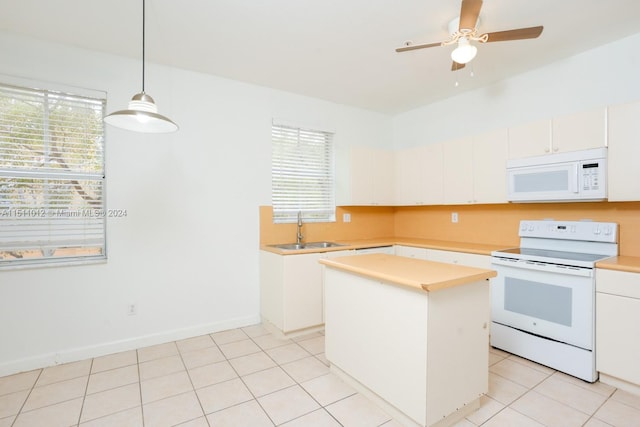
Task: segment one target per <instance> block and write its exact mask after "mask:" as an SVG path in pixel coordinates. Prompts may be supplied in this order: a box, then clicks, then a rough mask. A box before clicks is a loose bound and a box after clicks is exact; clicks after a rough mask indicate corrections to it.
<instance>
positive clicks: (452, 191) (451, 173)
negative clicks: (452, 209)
mask: <svg viewBox="0 0 640 427" xmlns="http://www.w3.org/2000/svg"><path fill="white" fill-rule="evenodd" d="M472 147H473V141H472V140H471V138H462V139H457V140H454V141H448V142H446V143H444V145H443V168H444V171H443V172H444V173H443V175H444V181H443V188H444V204H445V205H460V204H467V203H473V148H472Z"/></svg>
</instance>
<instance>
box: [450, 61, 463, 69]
mask: <svg viewBox="0 0 640 427" xmlns="http://www.w3.org/2000/svg"><path fill="white" fill-rule="evenodd" d="M463 68H464V64H458V63H457V62H456V61H453V62H452V63H451V71H458V70H461V69H463Z"/></svg>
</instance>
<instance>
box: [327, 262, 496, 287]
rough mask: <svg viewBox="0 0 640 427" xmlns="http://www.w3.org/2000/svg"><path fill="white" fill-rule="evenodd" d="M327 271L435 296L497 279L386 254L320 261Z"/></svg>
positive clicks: (482, 271)
mask: <svg viewBox="0 0 640 427" xmlns="http://www.w3.org/2000/svg"><path fill="white" fill-rule="evenodd" d="M319 262H320V263H321V264H324V265H325V266H327V267H331V268H336V269H339V270H343V271H348V272H351V273H355V274H359V275H362V276H366V277H370V278H372V279H378V280H382V281H386V282H390V283H394V284H397V285H401V286H408V287H411V288H415V289H422V290H424V291H427V292H433V291H437V290H440V289H445V288H450V287H453V286H459V285H464V284H467V283H471V282H477V281H480V280H485V279H489V278H491V277H495V276H496V275H497V273H496V272H495V271H493V270H485V269H482V268H474V267H466V266H461V265H456V264H444V263H440V262H433V261H425V260H420V259H415V258H406V257H401V256H394V255H386V254H366V255H355V256H345V257H337V258H328V259H321V260H320V261H319Z"/></svg>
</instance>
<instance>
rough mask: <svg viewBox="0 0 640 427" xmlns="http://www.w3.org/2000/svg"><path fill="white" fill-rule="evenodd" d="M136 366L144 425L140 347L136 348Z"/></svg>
mask: <svg viewBox="0 0 640 427" xmlns="http://www.w3.org/2000/svg"><path fill="white" fill-rule="evenodd" d="M136 367H137V368H138V395H139V396H140V416H141V417H142V427H144V405H143V404H142V377H141V376H140V353H139V349H136Z"/></svg>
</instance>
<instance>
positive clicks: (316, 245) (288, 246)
mask: <svg viewBox="0 0 640 427" xmlns="http://www.w3.org/2000/svg"><path fill="white" fill-rule="evenodd" d="M269 246H271V247H272V248H278V249H283V250H287V251H295V250H299V249H321V248H335V247H338V246H345V245H343V244H340V243H335V242H310V243H283V244H280V245H269Z"/></svg>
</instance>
